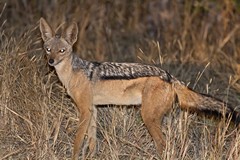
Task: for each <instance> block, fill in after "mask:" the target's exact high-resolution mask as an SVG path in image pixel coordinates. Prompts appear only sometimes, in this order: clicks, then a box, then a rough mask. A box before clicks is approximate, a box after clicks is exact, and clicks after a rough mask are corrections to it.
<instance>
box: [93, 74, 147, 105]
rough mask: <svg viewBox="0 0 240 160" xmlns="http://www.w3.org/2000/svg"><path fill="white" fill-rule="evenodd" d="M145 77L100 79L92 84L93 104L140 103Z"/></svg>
mask: <svg viewBox="0 0 240 160" xmlns="http://www.w3.org/2000/svg"><path fill="white" fill-rule="evenodd" d="M146 79H147V78H145V77H144V78H137V79H132V80H101V81H99V82H96V84H94V87H93V88H94V89H93V103H94V104H95V105H107V104H116V105H138V104H141V103H142V90H143V87H144V83H145V81H146Z"/></svg>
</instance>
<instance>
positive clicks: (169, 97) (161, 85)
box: [141, 81, 174, 156]
mask: <svg viewBox="0 0 240 160" xmlns="http://www.w3.org/2000/svg"><path fill="white" fill-rule="evenodd" d="M142 99H143V101H142V108H141V116H142V119H143V121H144V123H145V125H146V127H147V129H148V131H149V133H150V135H151V136H152V138H153V141H154V143H155V146H156V149H157V151H158V153H159V155H160V156H161V154H162V152H163V150H164V149H165V146H166V143H165V140H164V139H165V138H164V135H163V133H162V129H161V122H162V119H163V116H164V114H165V113H167V112H168V111H169V110H170V109H171V108H172V104H173V102H174V91H173V90H172V86H171V85H170V84H169V83H167V82H163V81H160V82H159V81H150V82H149V83H147V84H146V87H145V88H144V91H143V97H142Z"/></svg>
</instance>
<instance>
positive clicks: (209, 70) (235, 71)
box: [0, 0, 240, 160]
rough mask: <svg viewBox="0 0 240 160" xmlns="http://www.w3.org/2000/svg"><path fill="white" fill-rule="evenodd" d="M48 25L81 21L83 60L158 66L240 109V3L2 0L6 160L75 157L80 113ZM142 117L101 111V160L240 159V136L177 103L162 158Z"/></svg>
mask: <svg viewBox="0 0 240 160" xmlns="http://www.w3.org/2000/svg"><path fill="white" fill-rule="evenodd" d="M40 17H44V18H46V19H47V20H48V21H49V22H50V23H51V24H52V25H53V26H54V27H57V26H58V25H59V24H61V23H63V22H72V21H76V22H77V23H78V26H79V28H80V30H79V37H78V41H77V44H76V45H75V48H74V49H75V51H76V52H77V53H79V56H81V57H82V58H85V59H87V60H97V61H118V62H123V61H127V62H142V63H149V64H156V65H159V66H162V68H164V69H166V70H167V71H169V72H170V73H171V74H173V75H175V76H176V77H178V79H180V80H182V81H184V82H185V83H186V84H187V85H189V86H190V87H192V88H195V89H196V90H197V91H199V92H203V93H208V94H211V95H213V96H216V97H218V98H221V99H223V100H224V101H228V102H229V103H231V104H233V106H236V105H238V104H240V102H239V91H240V83H239V79H240V76H239V75H240V68H239V67H240V66H239V60H240V41H239V37H240V29H239V25H240V23H239V22H240V8H239V2H238V1H233V0H221V1H208V0H202V1H190V0H189V1H174V2H170V1H158V0H152V1H143V0H142V1H128V0H122V1H107V0H99V1H93V0H88V1H84V0H82V1H77V0H73V1H63V0H55V1H53V0H52V1H47V0H42V1H27V0H18V1H15V0H2V1H0V159H70V157H71V152H72V144H73V139H74V135H75V132H76V127H77V125H78V116H77V115H78V113H77V112H76V110H75V104H74V103H73V101H72V100H71V99H70V98H69V96H67V94H66V92H65V89H64V88H63V87H62V85H61V83H60V82H59V80H58V78H57V76H56V74H55V71H54V69H53V68H51V67H49V66H48V65H47V63H46V60H45V56H44V52H43V51H42V49H41V48H42V41H41V38H40V33H39V29H38V20H39V19H40ZM159 98H161V97H159ZM139 110H140V107H139V106H135V107H134V108H133V107H128V106H120V107H119V106H118V107H117V106H104V107H99V108H98V111H99V114H98V118H97V120H98V127H97V129H98V132H97V136H98V147H97V148H98V152H97V155H96V156H95V157H94V159H116V160H117V159H154V160H155V159H166V160H170V159H171V160H172V159H184V160H185V159H189V160H190V159H216V160H218V159H229V160H236V159H240V131H239V128H236V127H234V125H233V124H232V123H231V122H229V121H228V120H225V119H221V118H218V117H217V118H216V117H214V116H206V115H204V114H195V113H194V114H192V113H188V112H186V111H182V110H180V109H179V108H178V107H177V104H175V105H174V106H173V111H172V112H171V113H169V114H168V115H166V117H165V119H164V121H163V124H164V127H163V130H164V133H165V136H166V149H165V151H164V153H163V154H162V155H160V156H158V155H157V152H156V150H155V146H154V143H153V142H152V139H151V137H150V135H149V133H148V131H147V130H146V128H145V126H144V124H143V122H142V119H141V117H140V111H139Z"/></svg>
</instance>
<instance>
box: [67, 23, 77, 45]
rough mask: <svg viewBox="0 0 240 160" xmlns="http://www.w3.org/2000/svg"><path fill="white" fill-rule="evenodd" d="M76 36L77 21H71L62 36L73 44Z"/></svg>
mask: <svg viewBox="0 0 240 160" xmlns="http://www.w3.org/2000/svg"><path fill="white" fill-rule="evenodd" d="M77 36H78V26H77V23H75V22H74V23H72V24H71V25H70V26H69V27H67V29H66V31H65V34H64V38H65V39H66V41H67V42H68V43H70V44H71V45H73V44H74V43H75V42H76V41H77Z"/></svg>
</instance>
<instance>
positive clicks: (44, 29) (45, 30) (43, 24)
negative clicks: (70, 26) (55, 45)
mask: <svg viewBox="0 0 240 160" xmlns="http://www.w3.org/2000/svg"><path fill="white" fill-rule="evenodd" d="M39 28H40V31H41V34H42V39H43V41H44V42H45V41H47V40H49V39H50V38H52V37H53V31H52V28H51V27H50V26H49V24H48V23H47V21H46V20H45V19H44V18H41V19H40V26H39Z"/></svg>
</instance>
